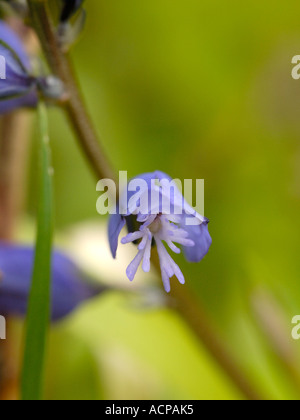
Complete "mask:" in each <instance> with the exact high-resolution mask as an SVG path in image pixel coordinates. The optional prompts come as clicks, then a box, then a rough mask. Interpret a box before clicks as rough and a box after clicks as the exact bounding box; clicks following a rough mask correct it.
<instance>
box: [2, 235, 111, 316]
mask: <svg viewBox="0 0 300 420" xmlns="http://www.w3.org/2000/svg"><path fill="white" fill-rule="evenodd" d="M34 253H35V251H34V249H33V248H31V247H24V246H15V245H7V244H3V243H1V244H0V272H1V274H0V313H1V315H4V316H8V315H15V316H21V317H24V316H25V315H26V312H27V302H28V297H29V293H30V286H31V278H32V271H33V262H34ZM103 291H104V287H103V286H101V285H99V286H98V285H92V284H89V283H88V282H85V281H84V276H83V275H82V273H81V272H80V271H79V269H78V268H77V266H75V265H74V264H73V263H72V262H71V261H70V259H69V258H67V257H66V256H65V255H64V254H62V253H61V252H58V251H55V252H54V253H53V258H52V321H58V320H61V319H62V318H64V317H66V316H67V315H69V314H70V313H71V312H72V311H73V310H74V309H76V308H77V307H78V306H79V305H80V304H81V303H82V302H84V301H85V300H86V299H90V298H91V297H93V296H96V295H97V294H100V293H101V292H103Z"/></svg>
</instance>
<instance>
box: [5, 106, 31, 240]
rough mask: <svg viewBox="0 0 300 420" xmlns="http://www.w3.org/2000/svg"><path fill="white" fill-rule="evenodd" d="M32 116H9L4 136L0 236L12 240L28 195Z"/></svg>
mask: <svg viewBox="0 0 300 420" xmlns="http://www.w3.org/2000/svg"><path fill="white" fill-rule="evenodd" d="M30 124H31V121H30V118H28V113H27V112H24V111H16V112H14V113H12V114H9V115H6V116H4V117H3V118H2V121H1V137H0V239H2V240H11V238H12V237H13V235H14V229H15V223H16V221H17V219H18V215H19V213H20V208H21V205H22V202H23V197H24V185H23V182H22V180H23V179H24V169H25V164H26V161H27V159H26V156H27V152H28V151H27V149H28V147H27V146H28V140H29V131H30Z"/></svg>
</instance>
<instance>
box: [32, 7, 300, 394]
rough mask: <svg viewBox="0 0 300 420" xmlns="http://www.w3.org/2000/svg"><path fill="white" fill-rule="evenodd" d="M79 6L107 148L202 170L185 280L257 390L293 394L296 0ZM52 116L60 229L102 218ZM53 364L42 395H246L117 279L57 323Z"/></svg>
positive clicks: (80, 59)
mask: <svg viewBox="0 0 300 420" xmlns="http://www.w3.org/2000/svg"><path fill="white" fill-rule="evenodd" d="M86 9H87V15H88V16H87V24H86V28H85V30H84V33H83V35H82V37H81V39H80V42H79V43H78V44H77V45H76V46H75V48H74V50H73V57H74V61H75V64H76V68H77V73H78V76H79V79H80V81H81V85H82V88H83V92H84V95H85V98H86V101H87V103H88V106H89V110H90V112H91V114H92V117H93V119H94V121H95V123H96V125H97V129H98V131H99V134H100V135H101V137H102V139H103V143H104V146H105V149H106V151H107V154H108V155H109V157H110V159H111V161H112V162H113V163H114V165H115V167H116V169H117V170H127V171H128V172H129V176H133V175H136V174H138V173H141V172H147V171H153V170H156V169H160V170H162V171H165V172H167V173H169V174H170V175H171V176H173V177H175V178H181V179H184V178H193V179H195V178H201V179H202V178H204V179H205V209H206V216H207V217H209V218H210V220H211V224H210V232H211V235H212V237H213V246H212V248H211V251H210V253H209V254H208V256H207V257H206V258H205V260H204V261H203V262H202V263H200V264H198V265H190V264H188V263H187V262H185V261H184V259H183V258H179V261H180V264H181V266H182V269H183V272H184V273H185V275H186V280H187V282H188V285H189V286H190V287H191V288H192V289H193V291H194V292H195V294H196V295H197V296H198V297H199V299H201V301H202V302H203V305H204V306H205V308H206V310H207V312H208V313H209V314H210V316H211V317H212V318H213V320H214V322H215V324H216V328H217V330H216V332H217V333H218V334H219V335H220V336H221V337H222V340H223V341H224V343H225V344H226V345H227V346H229V348H230V349H231V353H232V356H233V357H234V358H235V359H236V360H237V362H238V363H240V365H241V367H242V369H243V371H244V372H245V373H246V374H247V375H248V377H249V378H250V379H251V381H253V383H254V384H255V386H256V388H257V389H258V390H259V392H260V393H261V394H262V395H264V396H266V397H267V398H280V399H290V398H299V396H300V386H299V382H300V381H299V377H300V375H299V367H298V366H299V363H300V342H296V341H293V340H292V338H291V330H292V325H291V319H292V317H293V316H294V315H297V314H299V313H300V287H299V271H300V270H299V269H300V261H299V249H300V247H299V245H300V239H299V227H300V226H299V224H300V222H299V207H300V205H299V204H300V200H299V198H300V171H299V167H300V145H299V137H300V82H297V81H295V80H293V79H292V77H291V70H292V64H291V59H292V57H293V56H294V55H296V54H299V53H300V42H299V40H300V25H299V15H300V5H299V2H297V1H294V0H291V1H290V2H288V3H284V4H283V3H281V2H277V3H276V2H273V1H270V0H265V1H264V2H261V1H258V0H253V1H251V2H246V3H243V4H241V2H239V1H237V0H235V1H227V2H224V1H221V0H215V1H214V2H204V1H202V0H200V1H199V0H187V1H185V2H182V1H178V0H163V1H162V0H159V1H158V0H153V1H151V2H147V1H138V0H130V1H129V0H115V1H113V2H107V1H103V0H97V1H92V0H88V1H86ZM50 118H51V139H52V148H53V160H54V168H55V191H56V198H55V201H56V203H55V204H56V226H57V229H58V231H59V233H60V234H63V233H65V232H66V231H68V230H69V229H70V228H71V227H73V226H74V225H75V224H78V223H81V222H82V221H86V220H90V219H91V220H94V221H95V220H96V221H99V224H100V223H102V222H103V220H102V219H101V218H100V216H97V214H96V208H95V204H96V199H97V194H96V183H95V180H94V178H93V176H92V174H91V173H90V170H89V168H88V166H87V164H86V162H85V161H84V159H83V158H82V155H81V153H80V151H79V150H78V148H77V146H76V144H75V142H74V138H73V136H72V134H71V132H70V131H69V128H68V126H67V125H66V123H65V121H64V119H63V116H62V115H61V113H60V111H59V110H51V112H50ZM33 150H34V148H33ZM34 158H35V155H34V151H33V159H34ZM32 168H33V169H32V170H31V182H30V183H29V185H30V187H29V192H28V213H29V214H31V215H33V214H34V209H35V203H36V197H35V187H34V186H35V177H36V176H35V169H34V168H35V166H34V165H32ZM82 246H84V244H82ZM98 258H99V261H100V262H101V258H102V254H101V252H100V250H99V257H98ZM106 264H113V262H108V261H107V259H104V260H103V265H106ZM124 272H125V266H124ZM120 278H121V279H124V282H126V279H125V275H124V273H123V272H120ZM48 365H49V366H48V378H47V397H48V398H55V399H64V398H68V399H76V398H80V399H84V398H86V399H91V398H92V399H97V398H106V399H167V398H169V399H175V398H180V399H182V398H186V399H239V398H242V395H241V394H240V393H239V391H238V390H237V389H236V388H235V386H234V385H233V384H232V383H231V382H230V380H229V379H228V378H227V377H226V375H224V373H223V372H222V370H221V369H220V368H219V366H218V365H217V364H216V363H215V361H214V360H213V359H212V358H211V356H210V355H209V354H208V353H207V352H206V350H205V349H204V348H203V347H202V345H201V344H199V343H198V342H197V340H196V338H195V337H194V336H193V333H192V332H191V331H190V330H189V328H188V327H187V326H186V325H185V323H184V322H183V321H182V320H181V319H180V318H179V317H178V316H177V315H175V314H174V313H173V312H172V311H169V310H167V309H158V310H156V309H153V310H137V309H135V308H133V307H132V305H131V304H130V302H127V299H126V297H123V296H121V295H120V294H118V293H113V294H110V295H108V296H107V297H105V298H100V299H98V300H95V301H93V302H92V303H90V304H87V305H85V306H84V307H83V308H81V309H80V310H79V311H78V312H77V313H76V314H74V316H72V317H71V318H70V319H68V320H67V321H66V322H64V323H63V324H61V325H59V326H57V327H55V328H54V329H53V332H52V334H51V346H50V354H49V361H48Z"/></svg>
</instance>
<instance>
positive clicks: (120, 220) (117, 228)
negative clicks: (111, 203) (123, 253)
mask: <svg viewBox="0 0 300 420" xmlns="http://www.w3.org/2000/svg"><path fill="white" fill-rule="evenodd" d="M125 223H126V220H125V218H124V217H123V216H121V215H120V214H113V215H111V216H110V219H109V223H108V239H109V245H110V250H111V253H112V255H113V257H114V258H116V256H117V249H118V243H119V236H120V233H121V230H122V229H123V227H124V226H125Z"/></svg>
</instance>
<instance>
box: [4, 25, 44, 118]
mask: <svg viewBox="0 0 300 420" xmlns="http://www.w3.org/2000/svg"><path fill="white" fill-rule="evenodd" d="M0 56H1V57H2V58H3V59H4V60H3V59H2V60H1V65H2V67H4V68H2V72H1V73H3V74H4V76H5V77H4V78H3V79H2V78H1V80H0V114H4V113H6V112H9V111H11V110H13V109H15V108H20V107H25V106H26V107H34V106H35V105H36V104H37V92H36V81H35V78H34V77H32V76H31V75H30V61H29V57H28V55H27V53H26V51H25V48H24V46H23V44H22V42H21V40H20V39H19V38H18V36H17V35H16V34H15V33H14V32H13V30H12V29H11V28H10V27H9V26H8V25H7V24H6V23H5V22H3V21H1V20H0Z"/></svg>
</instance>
